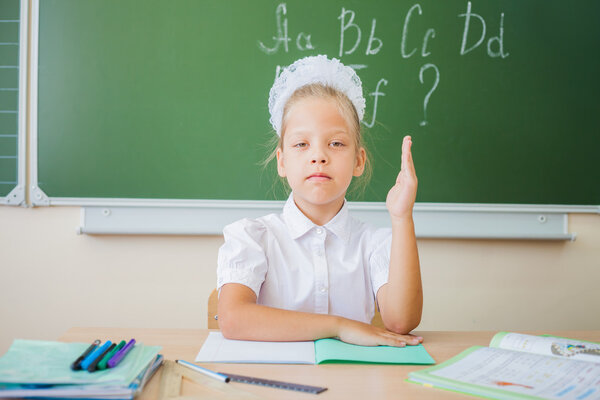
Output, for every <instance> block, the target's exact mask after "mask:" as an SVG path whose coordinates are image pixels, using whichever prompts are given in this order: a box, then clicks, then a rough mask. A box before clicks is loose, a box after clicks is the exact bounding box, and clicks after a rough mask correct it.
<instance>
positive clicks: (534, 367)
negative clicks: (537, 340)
mask: <svg viewBox="0 0 600 400" xmlns="http://www.w3.org/2000/svg"><path fill="white" fill-rule="evenodd" d="M413 374H414V376H415V378H416V379H415V380H416V381H418V382H430V383H433V384H434V385H437V386H440V387H445V388H453V389H454V390H457V389H458V390H459V391H461V392H466V393H473V394H478V395H484V396H489V397H492V398H512V397H513V396H507V395H509V394H510V393H513V394H518V395H520V396H526V397H525V398H534V397H536V396H537V397H541V398H544V399H561V400H568V399H573V400H575V399H577V400H583V399H585V400H590V399H598V398H599V395H600V365H598V364H591V363H586V362H581V361H575V360H565V359H560V358H554V357H547V356H541V355H537V354H531V353H525V352H518V351H511V350H503V349H497V348H489V347H474V348H471V349H469V350H467V351H465V352H464V353H462V354H460V355H459V356H457V357H455V358H454V359H452V360H449V361H447V362H445V363H442V364H440V365H439V366H437V367H432V368H429V369H428V370H422V371H418V372H417V373H411V374H410V375H411V378H413ZM507 392H508V393H507ZM530 396H532V397H530ZM514 397H518V398H523V397H519V396H514Z"/></svg>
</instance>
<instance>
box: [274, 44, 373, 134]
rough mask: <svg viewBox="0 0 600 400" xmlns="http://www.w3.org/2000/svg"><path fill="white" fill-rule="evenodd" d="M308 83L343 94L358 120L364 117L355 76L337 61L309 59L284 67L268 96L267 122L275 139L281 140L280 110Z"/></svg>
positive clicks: (360, 88) (361, 95) (363, 107)
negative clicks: (271, 126)
mask: <svg viewBox="0 0 600 400" xmlns="http://www.w3.org/2000/svg"><path fill="white" fill-rule="evenodd" d="M311 83H321V84H323V85H325V86H331V87H333V88H335V89H337V90H339V91H341V92H342V93H344V94H345V95H346V96H348V98H349V99H350V101H351V102H352V104H354V108H355V109H356V113H357V114H358V119H359V120H360V121H362V119H363V117H364V115H365V98H364V97H363V92H362V82H361V81H360V78H359V77H358V75H356V72H354V70H353V69H352V68H350V67H347V66H345V65H344V64H342V63H341V62H340V60H338V59H336V58H332V59H331V60H329V59H328V58H327V56H325V55H318V56H309V57H304V58H301V59H299V60H296V61H295V62H294V63H293V64H291V65H290V66H288V67H285V68H284V69H283V71H281V73H280V74H279V76H278V77H277V78H276V79H275V83H273V87H272V88H271V91H270V92H269V112H270V113H271V119H270V121H271V125H273V128H274V129H275V131H276V132H277V135H278V136H281V123H282V119H283V107H284V106H285V104H286V103H287V101H288V100H289V98H290V97H291V96H292V94H294V92H295V91H296V90H297V89H299V88H301V87H302V86H305V85H308V84H311Z"/></svg>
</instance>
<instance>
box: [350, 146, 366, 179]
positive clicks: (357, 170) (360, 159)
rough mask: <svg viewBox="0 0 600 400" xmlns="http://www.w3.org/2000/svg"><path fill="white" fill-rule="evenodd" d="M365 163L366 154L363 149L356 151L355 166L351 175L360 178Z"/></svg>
mask: <svg viewBox="0 0 600 400" xmlns="http://www.w3.org/2000/svg"><path fill="white" fill-rule="evenodd" d="M366 162H367V152H366V151H365V148H364V147H361V148H360V149H358V152H357V154H356V164H355V166H354V171H353V173H352V175H354V176H361V175H362V174H363V172H365V163H366Z"/></svg>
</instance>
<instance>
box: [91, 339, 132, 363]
mask: <svg viewBox="0 0 600 400" xmlns="http://www.w3.org/2000/svg"><path fill="white" fill-rule="evenodd" d="M125 343H126V342H125V341H124V340H121V341H120V342H119V344H118V345H116V346H115V347H113V349H112V350H111V351H109V352H108V353H106V355H105V356H104V357H103V358H102V360H100V362H99V363H98V365H97V366H96V369H106V368H108V360H110V359H111V358H112V357H113V356H114V355H115V354H116V353H117V351H119V350H121V349H122V348H123V346H125Z"/></svg>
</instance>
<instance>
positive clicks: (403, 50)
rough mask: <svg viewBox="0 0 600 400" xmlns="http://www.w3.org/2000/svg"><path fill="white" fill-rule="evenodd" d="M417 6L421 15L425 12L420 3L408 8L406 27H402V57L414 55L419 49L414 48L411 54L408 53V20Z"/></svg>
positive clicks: (405, 20)
mask: <svg viewBox="0 0 600 400" xmlns="http://www.w3.org/2000/svg"><path fill="white" fill-rule="evenodd" d="M415 8H416V9H417V10H418V11H419V15H421V14H423V11H422V10H421V6H420V5H418V4H415V5H414V6H412V7H411V8H410V10H408V12H407V13H406V18H404V28H403V29H402V43H401V45H400V52H401V54H402V57H404V58H408V57H410V56H412V55H413V54H415V52H416V51H417V49H416V48H414V49H413V50H412V51H411V52H410V54H406V35H407V34H408V22H409V21H410V16H411V15H412V12H413V11H414V10H415Z"/></svg>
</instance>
